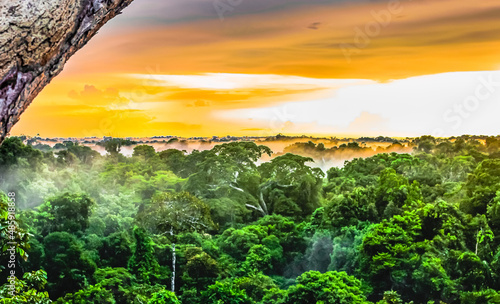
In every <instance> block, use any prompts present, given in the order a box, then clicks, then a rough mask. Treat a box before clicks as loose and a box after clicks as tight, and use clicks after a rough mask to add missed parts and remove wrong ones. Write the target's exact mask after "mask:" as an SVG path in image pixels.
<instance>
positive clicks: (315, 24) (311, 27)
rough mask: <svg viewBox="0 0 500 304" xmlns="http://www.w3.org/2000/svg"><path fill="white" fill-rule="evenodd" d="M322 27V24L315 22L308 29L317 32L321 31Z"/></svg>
mask: <svg viewBox="0 0 500 304" xmlns="http://www.w3.org/2000/svg"><path fill="white" fill-rule="evenodd" d="M320 25H321V22H314V23H311V24H309V26H308V27H307V28H308V29H311V30H317V29H319V26H320Z"/></svg>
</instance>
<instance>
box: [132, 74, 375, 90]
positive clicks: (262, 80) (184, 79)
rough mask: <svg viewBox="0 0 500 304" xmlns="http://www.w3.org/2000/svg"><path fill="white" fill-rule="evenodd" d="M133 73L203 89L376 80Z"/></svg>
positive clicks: (333, 85) (165, 83) (329, 86)
mask: <svg viewBox="0 0 500 304" xmlns="http://www.w3.org/2000/svg"><path fill="white" fill-rule="evenodd" d="M130 76H131V77H134V78H137V79H142V80H147V81H148V82H149V83H150V84H153V83H155V84H157V85H161V86H165V87H179V88H185V89H203V90H237V89H262V88H282V89H322V88H323V89H333V88H340V87H344V86H348V85H355V84H362V83H364V84H367V83H373V81H371V80H363V79H317V78H307V77H298V76H281V75H267V74H266V75H258V74H229V73H205V74H200V75H147V74H131V75H130Z"/></svg>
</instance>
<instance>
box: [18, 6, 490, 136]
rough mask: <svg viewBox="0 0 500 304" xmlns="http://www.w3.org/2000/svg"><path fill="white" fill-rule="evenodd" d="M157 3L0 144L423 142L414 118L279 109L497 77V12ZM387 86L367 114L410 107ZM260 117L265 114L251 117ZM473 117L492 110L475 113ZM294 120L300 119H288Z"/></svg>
mask: <svg viewBox="0 0 500 304" xmlns="http://www.w3.org/2000/svg"><path fill="white" fill-rule="evenodd" d="M165 2H168V1H163V0H136V1H135V2H134V3H133V4H132V5H131V7H130V8H127V9H126V10H125V12H124V14H123V15H121V16H119V17H117V19H115V20H112V21H111V22H110V24H108V25H106V26H105V27H104V28H103V29H102V30H101V32H100V33H99V34H98V35H97V36H96V37H95V38H94V39H93V40H92V41H91V42H90V43H89V44H88V45H87V46H86V47H85V48H84V49H82V50H81V51H80V52H78V53H77V54H76V55H75V56H74V57H73V58H71V60H70V61H69V63H68V64H67V66H66V68H65V70H64V71H63V73H61V75H59V76H58V77H57V78H56V79H55V80H53V82H52V83H51V84H50V85H49V86H48V87H47V88H46V89H45V90H44V91H43V92H42V93H41V94H40V95H39V96H38V97H37V98H36V99H35V101H34V103H33V104H32V105H31V106H30V107H29V108H28V110H27V111H26V112H25V114H24V115H23V117H22V118H21V121H20V122H19V123H18V124H17V125H16V126H15V127H14V129H13V130H12V132H11V134H13V135H18V134H28V135H35V134H37V133H39V134H40V135H41V136H75V137H80V136H103V135H110V136H154V135H179V136H211V135H227V134H231V135H269V134H276V133H279V132H284V133H289V134H302V133H308V134H316V135H318V134H330V135H372V133H373V134H374V135H376V134H377V132H378V133H386V134H384V135H392V136H405V135H408V136H413V135H418V134H427V133H429V132H432V130H433V129H434V128H435V127H434V125H433V123H427V121H425V122H426V123H427V124H426V123H424V124H422V123H420V124H418V121H419V119H420V120H421V121H422V119H424V117H418V115H420V114H418V115H417V114H415V115H416V116H415V117H410V120H411V119H413V120H414V122H413V123H414V125H415V126H414V127H413V125H412V127H411V128H408V130H407V131H405V132H406V133H405V134H402V133H400V132H401V130H400V128H399V127H398V125H397V117H398V116H401V112H397V111H394V112H391V111H384V112H380V113H378V112H377V111H376V110H368V109H367V106H366V104H367V101H360V100H355V102H354V103H353V102H351V103H350V104H357V105H353V106H352V108H351V107H334V108H332V109H334V111H335V113H336V115H337V116H335V115H332V117H331V121H327V120H328V119H326V120H324V121H321V120H320V119H315V115H316V114H315V113H318V112H314V111H302V110H300V109H299V110H298V113H299V115H288V114H287V113H286V105H287V104H290V105H291V107H292V108H294V107H295V105H296V104H297V103H300V104H301V105H302V107H304V108H305V109H307V108H309V107H308V103H309V104H314V103H315V102H316V103H317V101H318V100H328V102H330V103H328V104H335V103H340V101H339V100H340V99H338V98H344V99H342V100H344V101H343V102H346V103H347V102H348V101H346V100H349V98H350V97H349V98H348V97H346V95H349V94H350V93H349V92H350V91H352V90H353V89H352V88H357V90H361V89H365V88H367V87H366V85H370V86H373V85H376V84H380V85H382V84H387V83H391V82H392V81H398V80H404V79H414V78H413V77H415V79H418V82H415V84H414V85H413V87H415V86H416V85H417V83H419V84H420V83H422V81H421V79H423V78H418V77H419V76H426V75H434V74H441V75H443V76H441V77H440V78H439V79H438V82H440V81H442V83H443V84H450V83H452V81H457V80H455V78H452V76H449V74H445V73H450V72H469V71H495V70H498V67H499V66H500V53H499V51H498V50H500V35H499V33H500V17H499V16H500V3H498V1H494V0H484V1H480V2H479V1H477V0H459V1H457V0H453V1H452V0H438V1H428V0H413V1H409V0H408V1H403V0H401V1H399V2H398V1H392V2H391V1H370V2H366V1H356V2H352V1H348V2H342V1H327V0H323V1H319V0H318V1H305V0H302V1H299V0H297V1H277V2H276V3H281V4H282V5H277V6H275V7H272V6H270V5H269V3H267V4H262V5H263V6H262V7H260V6H259V5H260V4H259V3H260V2H262V3H264V1H260V0H255V1H254V2H253V3H249V2H250V0H243V2H242V4H241V5H240V6H236V7H234V8H232V10H231V11H228V12H226V13H225V14H224V16H223V20H222V21H221V20H220V19H219V16H217V13H216V11H215V9H214V8H213V7H212V6H211V5H207V1H205V2H203V1H200V0H185V1H181V0H175V1H171V2H170V3H168V4H166V3H165ZM208 2H209V3H210V4H212V3H213V2H212V1H208ZM391 3H392V4H391ZM360 32H361V33H362V34H359V33H360ZM361 35H365V38H366V37H368V40H367V39H363V38H360V37H362V36H361ZM356 43H358V45H357V46H356ZM346 54H349V55H348V56H346ZM233 74H235V75H233ZM164 76H172V77H164ZM425 79H428V80H426V81H428V82H427V83H426V82H424V83H423V84H422V89H424V88H427V91H428V93H429V94H430V95H429V96H430V97H429V98H431V99H432V98H433V97H435V96H437V95H436V94H434V93H433V92H431V91H432V90H434V89H435V88H434V87H432V85H433V83H434V84H435V83H436V79H435V78H433V77H431V76H429V77H428V78H425ZM432 79H434V80H432ZM452 79H453V80H452ZM463 81H465V80H463ZM470 84H471V88H470V90H465V89H463V91H458V92H449V93H448V94H445V95H439V99H436V100H437V101H436V102H435V103H433V104H436V106H435V107H433V108H431V109H427V110H426V111H427V112H429V111H430V112H433V111H434V112H435V113H436V114H435V117H437V120H442V119H441V118H440V117H441V116H443V115H442V114H443V113H446V111H447V109H448V108H449V107H451V106H452V105H453V104H454V103H456V102H460V101H461V100H463V99H464V98H467V96H468V94H471V90H472V92H473V89H474V80H471V81H470ZM394 87H400V86H397V85H394V86H383V90H392V91H390V94H389V95H390V96H391V98H394V99H395V100H396V101H392V100H391V101H387V100H383V99H381V98H379V99H375V100H370V102H371V103H375V104H380V105H383V104H385V103H390V102H400V104H401V106H402V107H415V104H405V101H406V100H407V99H408V97H411V94H409V93H408V92H406V93H405V91H404V90H401V91H396V88H394ZM410 87H411V86H410ZM452 87H453V86H450V88H452ZM350 88H351V89H350ZM416 89H417V90H418V88H416ZM381 90H382V89H381ZM436 90H437V91H439V89H436ZM384 94H385V93H384ZM384 94H381V95H380V96H385V95H384ZM409 95H410V96H409ZM349 96H351V95H349ZM353 96H354V95H353ZM356 96H357V95H356ZM352 98H354V97H352ZM357 98H363V97H357ZM368 98H369V97H368ZM425 98H426V99H427V97H425ZM435 98H437V97H435ZM363 102H365V103H363ZM363 105H365V106H363ZM280 107H281V108H280ZM261 109H268V110H266V111H268V112H269V113H271V114H262V115H261V114H259V113H261V112H262V111H261ZM320 110H321V108H320ZM481 110H482V111H485V112H489V110H491V109H490V108H485V107H483V108H482V109H480V110H479V111H476V110H474V112H475V114H476V115H479V114H480V113H481ZM280 111H281V112H282V113H280ZM248 113H255V115H254V114H248ZM273 113H274V114H273ZM300 113H307V115H308V116H307V117H297V116H301V115H300ZM422 113H424V112H422ZM233 115H234V116H233ZM304 115H306V114H304ZM292 116H294V117H292ZM346 117H350V118H349V119H347V120H343V119H342V118H346ZM433 117H434V116H433ZM427 119H428V117H427ZM445 122H446V119H445ZM445 122H442V123H441V125H442V126H439V128H445V129H446V128H448V129H449V130H448V129H446V131H449V133H457V132H468V131H471V132H472V131H474V132H483V131H482V130H484V132H485V133H488V132H493V131H491V130H490V129H485V128H483V129H481V128H479V129H477V131H476V129H471V128H469V127H468V123H469V124H471V125H472V120H469V121H465V122H464V123H462V124H461V125H460V127H457V128H455V126H452V125H446V123H445ZM422 125H424V126H422ZM438 125H439V124H438ZM437 127H438V126H436V128H437ZM462 129H463V131H462ZM412 130H414V132H413V133H412ZM333 133H335V134H333ZM341 133H342V134H341ZM409 133H412V134H409ZM445 133H446V132H445ZM497 133H500V132H497Z"/></svg>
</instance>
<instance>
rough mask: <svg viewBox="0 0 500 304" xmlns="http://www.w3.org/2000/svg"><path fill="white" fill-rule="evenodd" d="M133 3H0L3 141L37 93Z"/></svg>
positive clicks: (101, 0) (97, 0)
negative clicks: (101, 30) (106, 24)
mask: <svg viewBox="0 0 500 304" xmlns="http://www.w3.org/2000/svg"><path fill="white" fill-rule="evenodd" d="M132 1H133V0H44V1H26V0H0V143H1V142H2V141H3V140H4V138H5V136H7V135H8V133H9V131H10V130H11V128H12V126H13V125H14V124H15V123H16V122H17V121H18V120H19V117H20V115H21V114H22V113H23V112H24V110H26V108H27V107H28V106H29V104H30V103H31V102H32V101H33V99H34V98H35V97H36V96H37V95H38V93H39V92H40V91H41V90H42V89H43V88H44V87H45V86H46V85H47V84H48V83H49V82H50V81H51V80H52V79H53V78H54V77H55V76H57V75H58V74H59V73H60V72H61V71H62V69H63V67H64V64H65V63H66V61H67V60H68V59H69V58H70V57H71V56H72V55H73V54H74V53H75V52H76V51H78V50H79V49H80V48H82V47H83V46H84V45H85V44H86V43H87V42H88V41H89V40H90V39H91V38H92V37H93V36H94V35H95V34H96V33H97V31H98V30H99V29H100V28H101V26H103V25H104V24H105V23H106V22H107V21H108V20H110V19H111V18H113V17H115V16H116V15H117V14H119V13H120V12H121V11H122V10H123V9H124V8H125V7H126V6H128V5H129V4H130V3H131V2H132Z"/></svg>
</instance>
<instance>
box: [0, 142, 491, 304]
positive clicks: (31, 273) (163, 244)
mask: <svg viewBox="0 0 500 304" xmlns="http://www.w3.org/2000/svg"><path fill="white" fill-rule="evenodd" d="M129 144H130V143H128V142H126V141H124V140H118V141H114V140H112V141H110V142H109V143H102V144H101V145H102V146H104V148H105V150H106V154H104V155H101V154H100V153H98V152H96V151H95V150H93V149H92V148H90V147H88V146H85V145H81V144H79V143H74V142H64V143H59V144H57V147H54V148H51V147H42V146H37V145H35V144H34V143H33V142H30V141H29V139H26V138H20V137H10V138H7V139H6V140H5V141H4V143H3V144H2V145H1V146H0V190H1V191H3V192H1V193H0V248H1V250H0V270H1V272H0V285H1V287H0V298H1V300H0V303H41V304H44V303H150V304H152V303H183V304H187V303H189V304H198V303H199V304H201V303H203V304H212V303H213V304H221V303H223V304H246V303H248V304H268V303H269V304H270V303H278V304H279V303H282V304H299V303H306V304H307V303H311V304H337V303H338V304H341V303H342V304H344V303H363V304H364V303H366V304H368V303H376V304H404V303H406V304H408V303H414V304H417V303H429V304H430V303H436V304H437V303H446V304H452V303H463V304H469V303H470V304H473V303H478V304H479V303H500V277H499V276H500V246H499V245H500V139H499V138H497V137H470V136H462V137H458V138H450V139H440V138H434V137H430V136H424V137H420V138H415V139H412V140H411V142H410V143H409V144H408V147H410V149H411V150H412V152H410V153H396V152H390V151H382V150H378V151H377V153H373V154H374V155H372V156H367V157H360V158H354V159H351V160H348V161H346V162H345V163H344V165H343V166H340V167H335V166H334V167H331V168H329V169H328V170H325V171H323V170H322V169H321V168H319V167H318V166H316V165H315V159H317V158H318V157H321V155H322V154H325V155H327V154H330V155H332V153H339V152H338V151H342V153H347V152H348V151H351V152H352V151H359V150H360V149H367V148H363V147H360V146H359V145H358V144H357V143H352V144H349V145H343V146H339V147H334V148H325V147H324V145H322V144H315V143H313V142H310V143H293V142H291V143H290V146H289V147H287V148H285V150H284V153H280V154H274V153H273V151H272V150H271V149H270V148H269V147H268V146H266V145H261V144H259V143H255V142H228V143H220V144H218V145H215V146H214V147H213V148H211V149H209V150H202V151H198V150H194V151H192V152H190V153H187V152H186V151H182V150H177V149H167V150H164V151H158V152H157V151H156V150H155V148H154V147H152V146H150V145H147V144H139V145H135V146H134V148H133V153H132V155H131V156H129V157H127V156H124V155H123V154H122V153H120V149H121V147H122V146H123V145H129ZM392 145H393V146H394V145H397V143H392ZM392 148H393V147H391V149H392ZM301 152H302V153H301ZM349 153H350V152H349ZM349 153H348V154H349ZM14 206H15V207H14ZM14 213H15V216H14V215H13V214H14ZM12 244H15V245H14V247H12V246H13V245H12ZM13 257H14V259H13ZM12 261H14V262H12ZM12 270H15V274H14V275H12V276H11V271H12Z"/></svg>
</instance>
